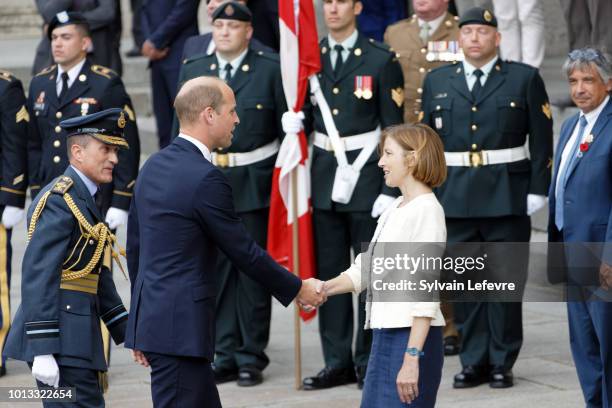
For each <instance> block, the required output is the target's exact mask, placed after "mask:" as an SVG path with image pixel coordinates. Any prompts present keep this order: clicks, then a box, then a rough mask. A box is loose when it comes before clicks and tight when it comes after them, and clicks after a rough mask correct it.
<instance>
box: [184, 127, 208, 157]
mask: <svg viewBox="0 0 612 408" xmlns="http://www.w3.org/2000/svg"><path fill="white" fill-rule="evenodd" d="M178 137H182V138H183V139H185V140H187V141H189V142H191V143H193V144H194V145H195V147H197V148H198V149H199V150H200V151H201V152H202V154H203V155H204V157H205V158H206V160H208V161H209V162H212V154H210V150H208V147H206V145H205V144H204V143H202V142H200V141H199V140H198V139H196V138H194V137H191V136H189V135H186V134H184V133H179V134H178Z"/></svg>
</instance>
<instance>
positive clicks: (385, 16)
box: [357, 0, 408, 41]
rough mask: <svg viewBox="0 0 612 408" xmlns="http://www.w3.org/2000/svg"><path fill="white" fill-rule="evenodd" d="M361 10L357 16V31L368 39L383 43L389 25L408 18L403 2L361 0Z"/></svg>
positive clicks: (395, 0)
mask: <svg viewBox="0 0 612 408" xmlns="http://www.w3.org/2000/svg"><path fill="white" fill-rule="evenodd" d="M361 3H362V4H363V10H362V11H361V14H359V16H357V23H358V25H359V31H360V32H361V33H363V35H365V36H366V37H368V38H373V39H375V40H376V41H383V36H384V34H385V30H386V29H387V27H388V26H390V25H391V24H393V23H395V22H397V21H399V20H402V19H404V18H406V17H407V16H408V14H407V10H406V6H407V2H406V1H405V0H361Z"/></svg>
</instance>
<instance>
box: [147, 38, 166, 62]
mask: <svg viewBox="0 0 612 408" xmlns="http://www.w3.org/2000/svg"><path fill="white" fill-rule="evenodd" d="M169 50H170V49H169V48H168V47H166V48H164V49H163V50H159V49H157V48H155V45H154V44H153V42H151V40H145V42H144V43H143V44H142V49H141V50H140V52H141V53H142V55H144V56H145V57H147V58H148V59H150V60H151V61H157V60H160V59H163V58H166V56H167V55H168V51H169Z"/></svg>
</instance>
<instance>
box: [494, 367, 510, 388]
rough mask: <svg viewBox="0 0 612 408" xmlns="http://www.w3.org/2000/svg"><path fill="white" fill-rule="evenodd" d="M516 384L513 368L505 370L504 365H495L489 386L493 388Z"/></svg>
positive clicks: (508, 386)
mask: <svg viewBox="0 0 612 408" xmlns="http://www.w3.org/2000/svg"><path fill="white" fill-rule="evenodd" d="M513 385H514V376H513V375H512V371H511V370H504V368H503V367H493V370H491V376H490V377H489V387H491V388H510V387H512V386H513Z"/></svg>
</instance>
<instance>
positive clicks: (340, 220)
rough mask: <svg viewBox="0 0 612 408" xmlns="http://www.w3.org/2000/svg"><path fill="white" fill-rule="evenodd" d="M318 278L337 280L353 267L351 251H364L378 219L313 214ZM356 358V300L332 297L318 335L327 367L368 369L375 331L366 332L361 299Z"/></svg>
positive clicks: (354, 214) (349, 214) (321, 212)
mask: <svg viewBox="0 0 612 408" xmlns="http://www.w3.org/2000/svg"><path fill="white" fill-rule="evenodd" d="M313 227H314V237H315V250H316V262H317V274H318V276H317V277H318V278H319V279H321V280H328V279H332V278H335V277H336V276H338V275H339V274H340V273H341V272H343V271H345V270H346V269H347V268H348V267H349V266H350V264H351V254H350V250H351V248H352V249H353V251H354V253H355V255H357V254H359V253H360V252H362V251H363V249H362V243H367V242H370V240H371V239H372V236H373V235H374V231H375V230H376V219H374V218H372V217H371V215H370V213H369V212H338V211H333V210H332V211H326V210H317V209H315V210H314V212H313ZM358 307H359V310H358V311H357V314H358V327H357V338H356V341H355V358H354V360H353V353H352V351H351V349H352V345H353V333H354V327H353V320H354V319H353V297H352V295H351V294H350V293H347V294H344V295H338V296H333V297H330V298H329V300H328V301H327V302H326V303H325V304H324V305H323V306H321V307H320V308H319V311H318V315H319V334H320V336H321V345H322V347H323V357H324V358H325V365H326V366H328V367H333V368H350V367H353V365H356V366H364V367H365V366H366V365H367V363H368V358H369V355H370V345H371V344H372V331H371V330H364V329H363V327H364V323H365V304H364V302H363V297H362V296H359V306H358Z"/></svg>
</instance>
